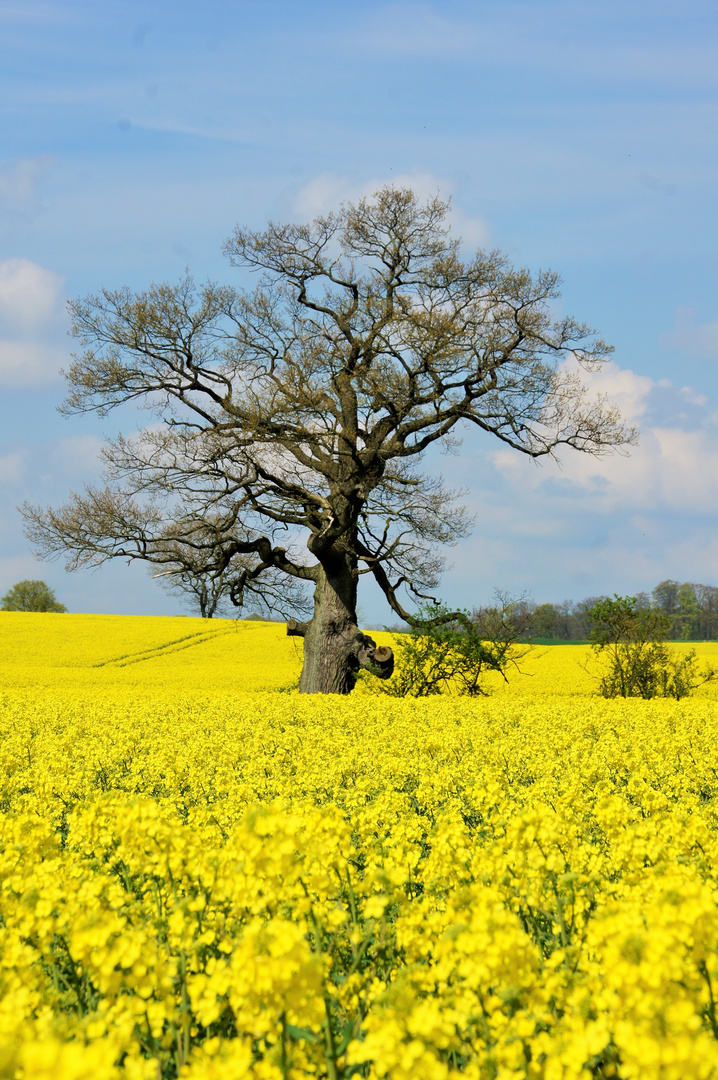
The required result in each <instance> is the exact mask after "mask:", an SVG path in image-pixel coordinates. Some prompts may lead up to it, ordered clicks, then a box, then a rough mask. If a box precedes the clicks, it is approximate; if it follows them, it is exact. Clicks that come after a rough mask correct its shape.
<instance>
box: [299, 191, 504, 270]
mask: <svg viewBox="0 0 718 1080" xmlns="http://www.w3.org/2000/svg"><path fill="white" fill-rule="evenodd" d="M385 184H392V185H393V186H394V187H397V188H400V187H409V188H411V189H412V190H413V191H414V192H416V194H417V195H418V196H419V198H420V199H429V198H431V197H433V196H435V195H438V196H439V197H440V198H442V199H449V198H451V196H452V194H453V189H454V184H453V182H452V181H451V180H448V179H446V178H445V177H440V176H435V175H434V174H433V173H428V172H420V173H398V174H396V175H391V176H388V177H387V176H385V177H373V178H371V179H369V180H366V181H364V182H363V183H357V182H356V181H352V180H350V179H349V177H347V176H339V175H337V174H336V173H320V174H319V175H318V176H315V177H313V178H312V179H311V180H309V181H308V182H307V183H306V184H305V185H304V186H303V187H302V188H300V189H299V191H298V192H297V193H296V195H295V196H294V197H293V198H291V199H290V201H289V212H290V213H291V215H292V216H293V217H294V218H296V219H297V220H300V221H309V220H311V219H312V218H314V217H317V216H318V215H320V214H328V213H329V212H330V211H332V210H337V209H338V208H339V206H340V205H341V203H343V202H356V201H357V200H359V199H361V198H362V197H369V196H371V195H373V193H374V192H375V191H376V190H377V189H378V188H380V187H383V186H384V185H385ZM448 221H449V224H450V225H451V228H452V231H453V233H454V235H455V236H459V237H461V238H462V240H463V242H464V246H465V247H467V248H469V249H471V250H472V251H473V250H474V249H476V248H478V247H486V246H487V245H488V243H489V229H488V226H487V225H486V223H485V222H484V221H483V220H482V218H480V217H476V216H472V215H470V214H467V213H465V212H464V211H463V210H461V209H460V208H459V207H457V206H456V205H455V204H454V202H453V200H452V202H451V206H450V209H449V215H448Z"/></svg>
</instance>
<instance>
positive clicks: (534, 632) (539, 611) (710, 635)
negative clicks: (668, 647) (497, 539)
mask: <svg viewBox="0 0 718 1080" xmlns="http://www.w3.org/2000/svg"><path fill="white" fill-rule="evenodd" d="M605 599H606V597H602V596H590V597H587V598H586V599H585V600H579V601H578V602H577V603H574V602H573V601H572V600H564V601H563V603H561V604H536V603H534V602H533V601H526V600H524V601H521V605H523V608H524V614H525V616H526V617H527V623H528V627H529V629H528V633H527V636H528V637H529V638H544V639H549V640H555V641H587V640H589V638H590V636H591V630H592V620H591V617H590V614H589V613H590V611H591V609H592V608H594V606H595V605H596V604H597V603H598V602H599V601H601V600H605ZM635 600H636V607H637V608H638V609H642V610H655V611H657V612H661V613H662V614H663V615H665V616H666V617H667V618H668V619H669V620H670V624H669V629H668V635H667V637H668V640H670V641H715V640H718V587H716V586H715V585H700V584H697V583H695V582H690V581H685V582H683V583H681V582H678V581H673V580H671V579H670V578H669V579H667V580H666V581H661V582H660V584H658V585H656V587H655V589H653V591H652V592H651V593H650V594H649V593H647V592H639V593H636V596H635ZM525 633H526V632H525Z"/></svg>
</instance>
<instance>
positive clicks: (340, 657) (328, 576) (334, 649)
mask: <svg viewBox="0 0 718 1080" xmlns="http://www.w3.org/2000/svg"><path fill="white" fill-rule="evenodd" d="M356 600H357V583H356V577H355V575H354V574H353V573H352V571H351V567H349V566H348V565H347V564H346V562H345V561H344V560H342V559H338V560H336V562H333V563H332V564H331V565H330V566H327V565H325V566H320V567H319V576H318V578H317V584H316V589H315V590H314V615H313V617H312V619H311V621H310V622H308V623H299V622H297V621H296V620H295V619H290V621H289V622H288V623H287V633H288V634H290V635H292V636H298V637H303V638H304V664H303V666H302V674H301V676H300V679H299V692H300V693H301V694H349V693H351V691H352V690H353V689H354V684H355V683H356V677H357V672H358V671H359V668H361V667H364V668H367V669H368V670H369V671H371V673H372V674H373V675H376V676H377V677H378V678H380V679H388V678H389V676H390V675H391V673H392V671H393V670H394V654H393V652H392V650H391V649H388V648H386V647H380V648H377V646H376V642H375V641H373V640H372V638H370V637H369V636H368V635H367V634H362V632H361V631H360V630H359V628H358V626H357V624H356Z"/></svg>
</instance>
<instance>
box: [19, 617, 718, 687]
mask: <svg viewBox="0 0 718 1080" xmlns="http://www.w3.org/2000/svg"><path fill="white" fill-rule="evenodd" d="M372 635H373V637H374V638H375V640H376V641H377V642H378V643H386V644H390V643H391V642H392V635H390V634H386V633H376V632H374V631H372ZM0 643H1V648H0V687H2V686H6V687H35V688H37V687H44V688H46V689H48V690H60V689H61V688H65V689H67V690H68V691H70V692H71V691H72V690H73V689H78V690H79V689H80V688H82V687H86V688H91V689H93V690H95V691H100V690H102V691H103V692H105V691H108V692H114V691H125V690H126V691H127V692H128V693H134V694H155V693H158V694H163V695H164V694H167V693H179V694H199V695H206V694H216V693H220V694H230V693H237V692H249V691H264V690H289V689H292V688H293V687H295V686H296V685H297V682H298V680H299V672H300V670H301V665H302V641H301V638H290V637H287V635H286V628H285V626H284V624H283V623H270V622H259V621H256V622H255V621H248V622H244V621H238V620H232V619H211V620H207V619H198V618H189V617H186V616H183V617H161V616H126V615H74V614H63V615H55V614H33V613H24V612H0ZM674 647H675V648H677V649H679V650H681V649H687V648H688V647H689V646H687V645H685V646H684V645H677V646H674ZM690 647H691V648H692V647H695V648H696V650H697V652H698V655H699V656H700V657H701V659H704V660H705V661H706V662H712V663H714V664H715V665H716V666H718V642H710V643H705V644H703V643H701V644H698V645H696V646H692V645H691V646H690ZM594 670H596V665H595V663H594V661H593V658H592V653H591V649H590V648H589V647H588V646H586V645H552V646H541V645H539V646H535V647H532V648H531V649H530V650H529V652H528V653H527V655H526V656H525V657H524V658H523V659H522V660H521V663H520V668H519V669H511V668H510V669H509V671H508V682H504V681H503V680H502V679H501V677H500V676H498V675H496V674H491V673H489V674H488V675H487V677H486V680H485V685H486V688H487V689H488V690H489V691H491V693H494V694H497V693H498V694H501V695H506V694H508V695H510V696H515V695H520V696H526V695H528V696H534V695H541V696H543V695H545V694H561V695H563V694H592V693H593V692H594V690H595V685H596V682H595V679H594V678H592V675H591V672H592V671H594ZM367 692H371V686H370V685H360V686H359V688H358V693H360V694H364V693H367ZM697 693H698V696H701V697H710V698H718V683H713V684H709V685H708V686H705V687H701V688H699V690H698V692H697Z"/></svg>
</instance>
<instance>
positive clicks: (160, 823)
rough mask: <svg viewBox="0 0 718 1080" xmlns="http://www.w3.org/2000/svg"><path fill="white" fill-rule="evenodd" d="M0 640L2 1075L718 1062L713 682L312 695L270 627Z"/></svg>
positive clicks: (6, 624)
mask: <svg viewBox="0 0 718 1080" xmlns="http://www.w3.org/2000/svg"><path fill="white" fill-rule="evenodd" d="M0 640H1V641H2V657H1V660H2V662H1V663H0V700H1V701H2V719H1V720H0V788H1V790H0V813H1V816H2V829H1V833H0V835H1V852H0V915H1V920H0V941H1V946H0V1076H2V1077H7V1078H13V1080H15V1078H17V1080H30V1078H34V1080H123V1078H127V1080H134V1078H137V1080H140V1078H143V1080H144V1078H146V1080H161V1078H173V1077H187V1078H191V1080H239V1078H242V1077H252V1078H262V1080H263V1078H266V1080H275V1078H276V1080H283V1078H286V1077H292V1078H294V1077H296V1078H299V1077H305V1076H314V1077H327V1078H331V1080H335V1078H336V1080H339V1078H344V1077H347V1078H348V1077H350V1076H359V1077H377V1078H378V1077H387V1078H389V1080H409V1078H412V1080H413V1078H417V1080H424V1078H426V1080H435V1078H436V1080H444V1078H448V1077H470V1078H477V1080H478V1078H482V1080H483V1078H486V1080H489V1078H497V1080H507V1078H509V1077H511V1078H545V1080H558V1078H589V1077H598V1078H600V1077H617V1078H624V1080H629V1078H630V1080H634V1078H635V1080H639V1078H640V1080H654V1078H655V1080H684V1078H696V1080H698V1078H701V1080H711V1078H718V1016H717V1015H716V1007H717V1006H716V997H717V996H718V906H717V900H718V891H717V882H716V868H717V867H718V832H717V825H718V814H717V810H718V703H716V701H715V700H714V699H712V698H711V697H709V696H705V695H704V696H703V697H696V698H693V699H688V700H685V701H681V702H673V701H650V702H643V701H635V700H633V701H604V700H602V699H600V698H597V697H595V696H590V689H591V682H590V679H589V678H588V676H587V675H586V673H585V671H584V668H583V667H582V666H581V663H579V661H581V662H583V661H585V658H586V650H585V649H584V650H581V649H580V648H579V647H576V648H570V647H567V648H556V647H552V648H548V649H544V650H536V652H535V653H534V654H532V656H531V657H530V658H528V659H529V661H530V665H532V667H531V670H530V671H528V670H527V674H526V675H524V676H522V677H520V678H516V679H514V680H512V682H511V684H510V686H509V687H508V689H498V690H497V693H496V694H495V695H494V696H492V697H489V698H486V699H482V700H479V701H467V700H466V699H460V698H454V697H442V698H436V699H429V700H424V701H410V700H398V699H393V698H387V697H384V696H375V695H373V694H371V693H370V692H369V691H368V690H366V688H362V692H361V693H357V694H354V695H352V696H351V697H349V698H346V699H337V698H331V697H318V698H306V697H301V696H299V695H297V694H295V693H294V692H292V686H293V684H294V683H295V681H296V677H297V674H298V669H299V664H300V660H301V656H300V651H298V649H297V643H296V642H295V641H294V640H292V639H287V638H286V637H284V636H283V627H280V626H274V625H271V624H262V623H233V622H229V621H226V622H225V621H218V622H216V623H214V622H213V623H206V622H205V623H203V622H202V621H201V620H195V619H180V618H176V619H169V618H168V619H150V618H146V619H141V618H119V617H110V616H72V615H44V616H43V615H23V614H16V613H7V614H0ZM300 649H301V642H300V643H299V650H300ZM702 652H704V653H705V654H706V655H715V650H714V649H713V647H711V646H705V647H703V649H702ZM526 667H527V668H528V663H527V665H526Z"/></svg>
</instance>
